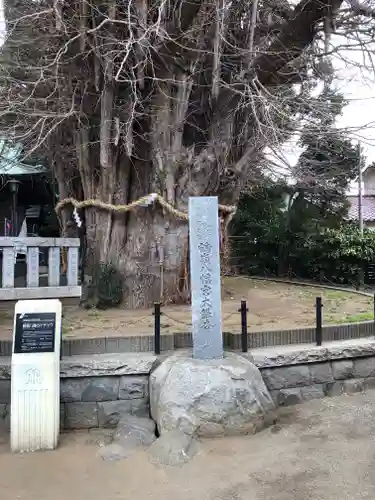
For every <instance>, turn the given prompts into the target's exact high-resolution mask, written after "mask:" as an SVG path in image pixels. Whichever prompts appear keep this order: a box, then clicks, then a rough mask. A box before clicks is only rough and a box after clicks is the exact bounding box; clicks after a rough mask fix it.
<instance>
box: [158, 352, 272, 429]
mask: <svg viewBox="0 0 375 500" xmlns="http://www.w3.org/2000/svg"><path fill="white" fill-rule="evenodd" d="M150 407H151V417H152V418H153V420H154V421H155V422H156V425H157V428H158V431H159V433H160V435H161V436H163V435H164V434H165V433H167V432H169V431H173V430H176V429H177V430H179V431H181V432H183V433H184V434H188V435H196V436H202V437H208V436H209V437H214V436H220V435H233V434H253V433H255V432H257V431H259V430H261V429H262V428H263V427H265V426H267V425H270V424H272V423H273V422H274V420H275V418H276V414H275V406H274V403H273V400H272V398H271V396H270V394H269V392H268V390H267V387H266V386H265V384H264V382H263V379H262V376H261V374H260V372H259V370H258V368H257V367H256V366H255V365H254V364H253V363H252V362H251V361H250V360H249V359H247V358H244V357H243V356H240V355H237V354H233V353H226V354H225V357H224V358H223V359H214V360H199V359H193V358H192V357H191V356H190V355H189V354H188V353H186V352H185V353H175V354H173V355H172V356H170V357H168V358H166V359H164V360H163V361H162V362H161V363H158V364H157V365H156V367H155V368H154V369H153V370H152V372H151V375H150Z"/></svg>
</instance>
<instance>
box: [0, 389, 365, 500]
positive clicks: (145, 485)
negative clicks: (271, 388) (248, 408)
mask: <svg viewBox="0 0 375 500" xmlns="http://www.w3.org/2000/svg"><path fill="white" fill-rule="evenodd" d="M96 450H97V442H96V437H95V434H88V433H77V434H70V435H67V436H65V437H64V438H63V440H62V444H61V446H60V448H59V449H58V450H57V451H55V452H47V453H35V454H28V455H23V456H20V455H11V454H10V453H9V451H8V447H7V444H0V498H1V500H52V499H53V500H76V499H77V500H78V499H79V500H120V499H121V500H176V499H178V500H197V499H199V500H357V499H369V500H370V499H371V500H373V499H374V498H375V391H371V392H368V393H367V394H365V395H363V394H356V395H352V396H340V397H338V398H327V399H324V400H316V401H310V402H309V403H306V404H304V405H300V406H298V407H292V408H289V409H286V411H284V413H283V416H282V418H281V420H280V424H279V425H278V426H276V427H274V428H272V429H268V430H266V431H263V432H262V433H260V434H258V435H256V436H252V437H239V438H230V439H229V438H227V439H217V440H211V441H207V442H205V443H204V444H203V445H202V449H201V452H200V454H199V455H197V456H196V457H195V458H194V459H193V460H192V461H191V462H189V463H188V464H187V465H185V466H184V467H182V468H180V469H165V468H157V467H155V466H154V465H153V464H152V463H150V462H149V460H148V456H147V454H146V453H145V452H139V453H138V454H137V455H136V456H134V457H133V458H132V459H129V460H125V461H121V462H103V461H101V460H100V459H98V458H97V457H96Z"/></svg>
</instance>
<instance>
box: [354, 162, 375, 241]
mask: <svg viewBox="0 0 375 500" xmlns="http://www.w3.org/2000/svg"><path fill="white" fill-rule="evenodd" d="M348 202H349V210H348V219H349V220H352V221H358V219H359V196H358V194H349V195H348ZM362 217H363V225H364V227H367V228H368V229H373V230H374V231H375V165H374V164H371V165H369V166H368V167H366V168H365V169H364V170H363V172H362Z"/></svg>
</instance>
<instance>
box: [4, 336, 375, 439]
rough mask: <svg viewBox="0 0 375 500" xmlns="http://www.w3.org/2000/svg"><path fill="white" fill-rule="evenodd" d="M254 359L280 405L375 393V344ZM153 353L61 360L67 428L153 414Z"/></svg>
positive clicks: (283, 349) (258, 354) (258, 352)
mask: <svg viewBox="0 0 375 500" xmlns="http://www.w3.org/2000/svg"><path fill="white" fill-rule="evenodd" d="M244 356H248V357H250V358H252V360H253V362H254V363H255V365H256V366H258V368H259V369H260V371H261V373H262V376H263V378H264V381H265V383H266V385H267V387H268V389H269V391H270V393H271V395H272V397H273V398H274V401H275V402H276V404H278V405H291V404H296V403H300V402H303V401H307V400H309V399H316V398H322V397H325V396H336V395H339V394H342V393H352V392H358V391H362V390H365V389H368V388H375V340H374V339H370V338H369V339H356V340H350V341H340V342H332V343H330V344H326V345H324V346H322V347H315V346H312V345H302V346H299V345H294V346H291V345H289V346H279V347H272V348H265V349H254V350H253V351H252V352H251V353H249V354H247V355H244ZM156 359H157V358H156V356H155V355H153V354H151V353H134V354H117V355H116V354H105V355H92V356H71V357H67V358H65V359H63V360H62V362H61V367H60V377H61V425H62V427H65V428H68V429H72V428H90V427H98V426H99V427H113V426H115V425H116V424H117V422H118V420H119V417H120V415H121V414H123V413H129V414H135V415H148V412H149V393H148V378H149V372H150V370H151V367H152V365H153V363H154V361H155V360H156ZM9 410H10V359H9V358H0V418H2V419H5V420H6V422H7V423H9Z"/></svg>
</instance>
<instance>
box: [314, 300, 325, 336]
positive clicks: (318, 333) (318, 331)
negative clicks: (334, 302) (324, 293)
mask: <svg viewBox="0 0 375 500" xmlns="http://www.w3.org/2000/svg"><path fill="white" fill-rule="evenodd" d="M322 307H323V304H322V297H316V304H315V309H316V328H315V340H316V345H318V346H319V345H322V336H323V328H322Z"/></svg>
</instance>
